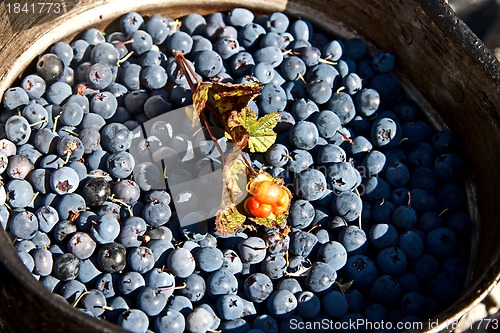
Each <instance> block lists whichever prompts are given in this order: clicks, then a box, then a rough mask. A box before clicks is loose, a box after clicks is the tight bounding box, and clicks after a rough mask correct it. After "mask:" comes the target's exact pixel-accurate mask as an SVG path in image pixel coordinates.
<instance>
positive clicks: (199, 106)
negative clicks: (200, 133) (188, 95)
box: [191, 82, 213, 126]
mask: <svg viewBox="0 0 500 333" xmlns="http://www.w3.org/2000/svg"><path fill="white" fill-rule="evenodd" d="M212 85H213V84H212V83H211V82H201V83H199V84H198V86H196V91H195V92H194V93H193V106H194V110H195V112H194V114H195V115H198V116H199V115H200V113H202V112H203V109H204V108H205V106H206V104H207V100H208V94H209V92H210V89H211V88H212ZM191 120H192V122H193V126H194V125H196V123H197V121H198V118H197V117H193V118H191Z"/></svg>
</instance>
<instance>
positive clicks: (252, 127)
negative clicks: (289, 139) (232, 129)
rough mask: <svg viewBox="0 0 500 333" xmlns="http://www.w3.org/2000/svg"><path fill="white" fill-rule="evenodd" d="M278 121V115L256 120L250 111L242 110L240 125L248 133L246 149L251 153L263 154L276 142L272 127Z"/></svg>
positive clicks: (271, 114)
mask: <svg viewBox="0 0 500 333" xmlns="http://www.w3.org/2000/svg"><path fill="white" fill-rule="evenodd" d="M279 120H280V114H279V113H278V112H273V113H270V114H266V115H265V116H263V117H260V118H258V119H257V117H256V116H255V113H254V112H253V111H252V110H248V109H246V110H244V111H243V112H242V113H241V115H240V124H241V126H243V128H245V129H246V131H247V133H248V136H249V137H248V148H249V149H250V152H252V153H263V152H265V151H267V150H268V149H269V147H271V146H272V145H273V143H274V142H275V141H276V133H275V132H274V131H273V130H274V127H276V125H277V124H278V121H279Z"/></svg>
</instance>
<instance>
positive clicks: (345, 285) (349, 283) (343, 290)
mask: <svg viewBox="0 0 500 333" xmlns="http://www.w3.org/2000/svg"><path fill="white" fill-rule="evenodd" d="M353 282H354V281H347V282H345V283H340V282H335V284H336V285H337V287H339V290H340V292H341V293H342V294H345V293H346V292H347V290H349V288H350V287H351V286H352V283H353Z"/></svg>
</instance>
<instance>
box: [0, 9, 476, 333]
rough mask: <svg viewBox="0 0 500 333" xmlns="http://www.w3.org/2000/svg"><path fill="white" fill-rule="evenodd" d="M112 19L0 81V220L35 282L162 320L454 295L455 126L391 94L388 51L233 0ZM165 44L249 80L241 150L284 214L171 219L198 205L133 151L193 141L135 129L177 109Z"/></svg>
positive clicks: (332, 317)
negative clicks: (209, 10)
mask: <svg viewBox="0 0 500 333" xmlns="http://www.w3.org/2000/svg"><path fill="white" fill-rule="evenodd" d="M114 27H115V28H116V29H115V30H113V31H109V32H107V33H106V34H104V33H103V32H101V31H99V30H97V29H88V30H86V31H84V32H82V33H81V34H80V35H79V36H78V37H77V38H75V39H74V40H73V41H72V42H70V43H66V42H57V43H55V44H54V45H52V46H51V48H50V49H49V50H48V51H47V53H45V54H43V55H41V56H40V57H39V59H38V60H37V62H36V68H34V70H33V72H32V73H31V74H25V75H24V76H23V77H22V79H21V80H20V81H19V84H18V86H15V87H12V88H10V89H8V90H7V91H5V93H4V95H3V105H2V110H1V113H0V123H1V128H2V131H1V133H0V134H1V135H2V138H1V140H0V172H1V177H2V185H1V186H0V204H1V206H0V222H1V226H2V227H3V228H4V229H5V230H6V231H7V232H8V234H9V235H10V236H11V238H12V241H13V244H14V246H15V248H16V249H17V252H18V254H19V256H20V258H21V260H22V262H23V263H24V264H25V266H26V267H27V269H28V270H30V271H31V272H32V274H33V276H34V277H35V278H36V279H38V280H39V281H40V283H42V284H43V285H44V286H45V287H46V288H48V289H50V290H51V291H52V292H54V293H55V294H57V295H60V297H63V298H64V299H66V300H67V302H68V303H69V304H71V305H72V306H74V307H75V308H77V309H80V310H81V311H83V312H85V313H86V314H88V315H89V316H92V317H97V318H101V319H106V320H109V321H112V322H115V323H117V324H118V325H120V326H121V327H123V328H124V329H125V330H128V331H131V332H158V333H161V332H169V333H175V332H184V331H186V332H193V333H195V332H207V331H216V330H221V331H222V332H252V333H257V332H305V331H306V329H308V331H320V330H324V329H325V326H324V325H325V323H330V325H333V326H327V327H337V328H339V329H338V331H349V330H350V329H351V328H352V327H350V326H346V325H340V324H342V323H351V322H358V323H359V322H360V321H365V322H366V323H381V322H385V323H386V324H387V323H389V324H394V326H391V325H389V326H385V328H384V329H381V328H377V327H376V326H373V327H375V328H373V327H372V328H373V329H371V328H370V327H368V326H367V327H365V328H364V329H363V327H358V329H361V330H363V331H373V332H382V331H384V332H393V331H396V323H413V322H422V321H424V322H426V321H427V319H428V318H430V317H432V316H434V315H436V314H437V313H439V312H440V311H442V310H443V309H445V308H446V307H448V306H449V305H451V304H452V303H453V302H454V301H455V300H457V299H458V297H459V295H460V293H461V291H462V288H463V285H464V282H465V277H466V271H467V265H468V251H469V250H468V249H469V246H470V234H471V228H472V222H471V219H470V217H469V214H468V211H467V195H466V191H465V185H464V175H465V170H464V169H465V167H464V163H463V161H462V160H461V158H460V157H459V156H458V155H457V153H456V151H457V140H456V138H455V137H454V135H453V134H452V133H450V132H449V131H446V130H444V131H437V130H435V129H434V128H433V127H432V126H431V125H429V122H428V121H427V120H426V118H425V116H424V115H423V114H422V112H421V111H420V110H419V109H418V107H417V106H416V105H415V104H414V103H413V102H412V101H411V100H410V99H409V98H408V97H406V95H405V94H404V91H403V89H402V85H401V83H400V81H399V80H398V78H397V77H396V76H395V75H393V74H392V73H391V71H392V69H393V68H394V66H395V57H394V55H393V54H392V53H390V52H387V51H379V50H373V49H372V48H371V47H370V46H369V45H368V44H367V43H366V42H365V41H364V40H362V39H360V38H350V39H347V40H341V39H331V38H329V37H328V36H326V35H325V34H323V33H322V32H321V31H319V30H317V29H315V28H314V27H313V26H312V25H311V23H310V22H309V21H307V20H305V19H295V18H291V17H288V16H287V15H286V14H283V13H280V12H275V13H272V14H269V15H263V16H259V17H255V16H254V14H253V13H252V12H251V11H249V10H247V9H244V8H236V9H233V10H231V11H229V12H225V13H222V12H216V13H213V14H211V15H208V16H205V17H203V16H201V15H198V14H190V15H187V16H185V17H183V18H181V19H180V20H172V19H168V18H166V17H164V16H162V15H159V14H155V15H152V16H150V17H147V18H146V17H142V16H141V15H139V14H138V13H135V12H131V13H128V14H126V15H124V16H123V17H121V18H120V19H119V20H118V21H117V22H116V24H115V26H114ZM174 50H175V51H180V52H182V54H183V55H184V56H185V57H186V59H187V60H188V64H189V66H191V67H192V68H193V69H194V70H195V71H196V75H197V76H198V78H199V79H200V80H202V81H213V82H224V83H249V82H254V81H260V82H262V84H263V89H262V93H261V95H260V96H259V97H257V98H256V99H255V101H252V102H251V103H250V105H249V106H250V108H252V110H253V111H254V112H256V113H257V114H258V115H260V116H262V115H264V114H268V113H271V112H274V111H277V112H279V113H280V114H281V120H280V122H279V124H278V125H277V127H276V128H275V131H276V132H277V140H276V142H275V144H274V145H273V146H272V147H271V148H270V149H269V150H268V151H267V152H266V153H262V154H248V157H249V159H250V160H251V161H252V164H253V166H254V167H255V169H256V170H258V169H260V168H263V169H264V170H265V171H267V172H269V173H270V174H272V175H273V176H274V177H281V178H283V179H284V181H285V184H286V185H287V186H288V187H289V188H290V189H291V191H292V193H293V195H294V198H293V201H292V204H291V207H290V214H289V218H288V220H287V228H283V229H272V228H264V227H258V228H256V229H255V230H245V231H242V232H239V233H237V234H235V235H225V236H223V235H220V234H218V233H217V232H216V231H215V230H214V226H213V224H214V223H213V219H212V220H209V221H204V223H205V226H206V229H203V228H184V227H182V226H181V225H180V223H179V218H178V214H177V212H176V210H177V208H178V207H179V205H184V206H185V207H186V205H187V207H191V206H190V205H193V206H192V207H193V209H194V207H195V206H196V207H203V205H204V203H203V202H201V201H202V200H198V201H199V202H197V203H193V201H189V200H187V199H186V198H188V199H189V198H196V193H187V194H186V193H185V195H183V196H178V197H174V196H171V194H170V191H169V190H168V185H169V182H170V181H176V179H175V177H173V176H171V175H169V177H168V179H167V180H165V181H163V177H162V175H163V171H164V170H163V169H162V167H161V163H160V164H158V163H152V162H143V161H137V156H134V154H132V153H131V151H134V149H135V148H137V147H135V148H134V147H132V146H133V145H136V144H139V145H141V147H142V149H145V148H147V149H152V148H154V149H171V147H174V146H175V147H182V146H183V145H184V146H186V147H187V146H189V144H190V140H191V139H192V138H189V137H182V136H174V137H169V135H168V133H171V131H170V132H169V130H171V128H170V129H169V124H168V123H165V122H163V123H158V124H156V125H157V126H154V130H155V131H156V132H157V134H158V136H157V137H155V136H154V135H152V136H151V137H147V138H145V139H144V140H141V141H140V142H139V143H137V142H136V141H134V140H133V133H134V132H133V131H134V130H135V129H136V128H139V127H140V126H141V125H142V124H144V123H145V122H147V121H151V120H154V119H155V117H158V116H161V115H162V114H165V113H168V112H170V111H172V110H175V109H177V108H180V107H182V106H186V105H190V104H192V99H191V97H192V91H191V90H190V88H189V85H188V83H187V79H186V76H185V75H184V73H183V72H182V71H181V70H180V68H179V64H178V62H177V61H176V59H175V57H174V53H173V52H174ZM403 61H404V59H403ZM211 121H212V123H213V126H214V130H216V129H217V128H218V127H217V119H216V118H214V117H211ZM218 129H219V132H221V130H220V124H219V128H218ZM222 132H223V131H222ZM161 133H163V134H161ZM160 136H161V137H162V138H164V139H165V138H166V139H165V140H164V139H162V140H158V137H160ZM155 138H156V140H155ZM220 138H221V139H224V135H223V133H221V135H220ZM206 142H207V143H208V142H210V140H209V139H206ZM212 148H213V147H212ZM135 151H137V149H135ZM176 151H179V150H176ZM179 159H181V157H179ZM207 161H209V162H210V163H208V164H207V163H200V164H197V166H198V169H196V168H192V167H190V169H189V168H185V169H184V170H182V171H183V172H184V173H186V172H187V173H191V174H195V173H199V174H202V173H206V172H207V169H206V166H207V165H212V166H215V167H214V168H217V167H219V168H220V163H221V160H220V156H216V154H213V155H210V156H209V157H207V158H206V159H204V162H207ZM139 162H140V163H139ZM179 163H180V164H181V165H182V163H183V162H182V160H181V161H180V162H179ZM151 175H154V178H155V179H160V180H161V182H162V183H164V185H165V184H166V185H165V186H164V188H160V189H159V188H155V187H154V186H151V182H150V179H151ZM182 175H183V174H182V173H179V177H182ZM148 178H149V180H148ZM186 200H187V201H186ZM186 202H187V203H186ZM200 209H202V208H200Z"/></svg>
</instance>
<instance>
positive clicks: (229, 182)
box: [221, 146, 248, 206]
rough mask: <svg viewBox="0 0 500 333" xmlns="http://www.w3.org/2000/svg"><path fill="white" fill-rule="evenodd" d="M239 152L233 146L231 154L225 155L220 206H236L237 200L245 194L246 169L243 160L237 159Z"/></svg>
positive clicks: (236, 147) (237, 148)
mask: <svg viewBox="0 0 500 333" xmlns="http://www.w3.org/2000/svg"><path fill="white" fill-rule="evenodd" d="M240 152H241V150H240V149H239V147H238V146H235V147H233V149H232V151H231V153H230V154H228V155H226V158H225V160H224V168H223V170H222V181H223V183H224V193H223V197H222V201H221V203H222V206H224V205H225V204H227V203H233V204H237V203H238V202H239V201H238V200H239V199H240V198H241V197H242V196H243V195H245V196H246V194H247V192H246V184H247V181H248V168H247V166H246V164H245V163H244V162H243V160H241V158H239V157H240ZM240 201H241V200H240Z"/></svg>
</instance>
